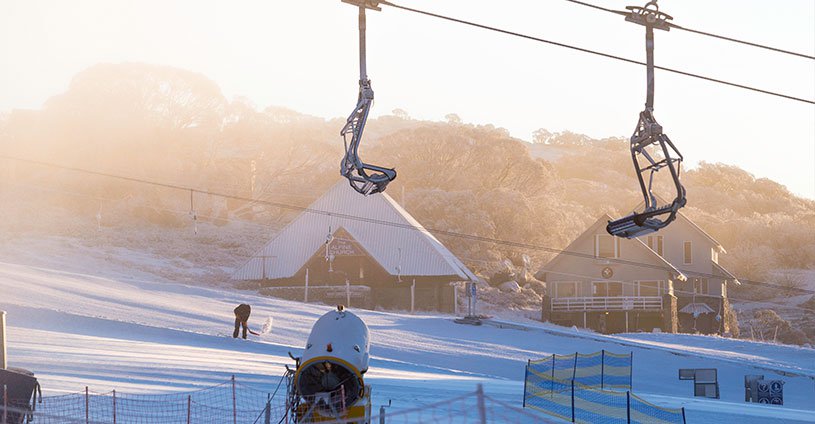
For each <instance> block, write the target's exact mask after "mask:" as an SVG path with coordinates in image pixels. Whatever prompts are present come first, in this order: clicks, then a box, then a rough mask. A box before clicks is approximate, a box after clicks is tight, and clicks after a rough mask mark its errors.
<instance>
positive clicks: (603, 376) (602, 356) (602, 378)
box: [600, 349, 606, 390]
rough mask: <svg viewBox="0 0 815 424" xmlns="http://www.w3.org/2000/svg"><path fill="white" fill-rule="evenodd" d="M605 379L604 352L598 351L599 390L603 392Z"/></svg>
mask: <svg viewBox="0 0 815 424" xmlns="http://www.w3.org/2000/svg"><path fill="white" fill-rule="evenodd" d="M605 377H606V350H605V349H603V350H601V351H600V390H603V388H604V383H605Z"/></svg>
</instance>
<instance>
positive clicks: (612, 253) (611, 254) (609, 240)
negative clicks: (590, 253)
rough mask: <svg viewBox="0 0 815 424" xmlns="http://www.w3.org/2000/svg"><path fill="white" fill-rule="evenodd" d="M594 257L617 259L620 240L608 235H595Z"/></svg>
mask: <svg viewBox="0 0 815 424" xmlns="http://www.w3.org/2000/svg"><path fill="white" fill-rule="evenodd" d="M594 256H596V257H598V258H619V257H620V239H619V238H617V237H613V236H610V235H608V234H597V235H596V236H595V239H594Z"/></svg>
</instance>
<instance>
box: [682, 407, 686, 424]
mask: <svg viewBox="0 0 815 424" xmlns="http://www.w3.org/2000/svg"><path fill="white" fill-rule="evenodd" d="M685 422H686V421H685V407H684V406H683V407H682V424H685Z"/></svg>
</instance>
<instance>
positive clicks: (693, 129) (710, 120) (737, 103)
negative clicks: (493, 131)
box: [0, 0, 815, 200]
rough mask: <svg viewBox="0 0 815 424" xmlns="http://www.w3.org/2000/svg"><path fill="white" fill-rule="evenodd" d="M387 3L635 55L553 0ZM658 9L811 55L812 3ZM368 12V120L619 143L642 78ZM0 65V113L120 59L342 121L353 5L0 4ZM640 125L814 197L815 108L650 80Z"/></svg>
mask: <svg viewBox="0 0 815 424" xmlns="http://www.w3.org/2000/svg"><path fill="white" fill-rule="evenodd" d="M393 1H394V3H399V4H404V5H407V6H411V7H415V8H419V9H425V10H430V11H435V12H438V13H442V14H448V15H453V16H456V17H460V18H463V19H469V20H474V21H477V22H481V23H486V24H491V25H495V26H499V27H504V28H507V29H511V30H514V31H518V32H523V33H527V34H530V35H535V36H538V37H542V38H548V39H551V40H555V41H561V42H566V43H570V44H575V45H578V46H583V47H587V48H592V49H597V50H601V51H605V52H609V53H613V54H618V55H622V56H625V57H630V58H633V59H638V60H644V55H645V53H644V29H643V28H642V27H640V26H637V25H634V24H630V23H626V22H625V21H624V20H623V18H622V17H618V16H614V15H610V14H607V13H603V12H599V11H595V10H593V9H587V8H584V7H580V6H576V5H573V4H570V3H567V2H565V1H563V0H506V1H475V0H436V1H431V0H393ZM592 1H593V2H594V3H597V4H602V5H604V6H607V7H610V8H616V9H622V8H623V7H624V6H625V5H627V4H635V5H642V4H643V3H644V2H636V1H634V2H632V1H620V0H613V1H611V0H607V1H603V0H592ZM659 4H660V7H661V9H662V10H663V11H665V12H667V13H669V14H671V15H673V16H674V19H675V20H674V22H676V23H677V24H680V25H683V26H686V27H689V28H695V29H701V30H706V31H709V32H714V33H719V34H723V35H729V36H733V37H737V38H744V39H748V40H751V41H755V42H761V43H766V44H770V45H774V46H779V47H782V48H786V49H790V50H794V51H800V52H803V53H807V54H810V55H812V54H815V1H813V0H784V1H775V2H769V1H758V0H741V1H736V0H681V1H680V0H660V2H659ZM383 9H384V10H383V11H382V12H370V13H369V15H368V55H369V58H368V69H369V76H370V78H371V80H372V82H373V88H374V90H375V92H376V99H377V100H376V104H375V105H374V109H373V111H372V114H373V116H377V115H381V114H390V113H391V111H392V110H393V109H395V108H402V109H405V110H406V111H407V112H408V113H409V114H410V115H411V116H413V117H415V118H419V119H431V120H442V119H443V117H444V115H446V114H448V113H451V112H453V113H457V114H458V115H459V116H460V117H461V118H462V119H463V120H464V121H465V122H471V123H492V124H494V125H496V126H500V127H505V128H507V129H509V131H510V133H511V134H512V135H513V136H515V137H519V138H522V139H526V140H530V139H531V134H532V132H533V131H534V130H536V129H538V128H542V127H543V128H547V129H549V130H552V131H562V130H570V131H574V132H580V133H585V134H588V135H590V136H593V137H607V136H625V137H628V136H629V135H630V134H631V132H632V130H633V128H634V125H635V124H636V121H637V114H638V113H639V111H640V110H641V109H642V105H643V102H644V99H645V97H644V96H645V69H644V68H643V67H640V66H636V65H630V64H625V63H621V62H616V61H611V60H608V59H604V58H599V57H593V56H588V55H585V54H583V53H579V52H573V51H569V50H564V49H562V48H558V47H554V46H548V45H544V44H540V43H537V42H533V41H528V40H523V39H519V38H515V37H510V36H505V35H500V34H496V33H492V32H487V31H484V30H479V29H476V28H472V27H467V26H463V25H460V24H454V23H450V22H445V21H441V20H438V19H434V18H430V17H424V16H420V15H416V14H412V13H408V12H405V11H400V10H397V9H392V8H388V7H384V8H383ZM656 37H657V38H656V63H657V64H658V65H663V66H668V67H675V68H680V69H682V70H687V71H690V72H696V73H701V74H704V75H710V76H713V77H717V78H721V79H727V80H731V81H734V82H739V83H744V84H747V85H755V86H758V87H761V88H766V89H770V90H777V91H781V92H784V93H788V94H792V95H795V96H797V97H804V98H808V99H815V61H812V60H808V59H803V58H794V57H790V56H786V55H780V54H777V53H771V52H766V51H762V50H758V49H754V48H750V47H745V46H740V45H736V44H732V43H728V42H725V41H720V40H715V39H711V38H707V37H702V36H699V35H694V34H690V33H687V32H681V31H671V32H669V33H665V32H658V33H657V35H656ZM0 52H2V56H0V57H2V62H0V111H7V110H10V109H13V108H39V107H40V106H41V105H42V103H43V101H45V100H46V99H47V98H48V97H50V96H52V95H54V94H57V93H59V92H62V91H64V90H65V89H66V88H67V86H68V84H69V82H70V79H71V77H72V76H73V75H74V74H76V73H77V72H79V71H81V70H82V69H85V68H87V67H89V66H91V65H93V64H96V63H99V62H125V61H137V62H147V63H153V64H164V65H172V66H176V67H181V68H186V69H190V70H193V71H197V72H201V73H203V74H204V75H206V76H207V77H209V78H211V79H212V80H214V81H215V82H217V83H218V84H219V85H220V86H221V88H222V89H223V90H224V93H225V94H226V95H227V96H228V97H230V98H232V97H234V96H245V97H248V98H249V99H251V100H252V101H253V102H254V103H255V104H256V106H258V107H261V108H262V107H265V106H268V105H279V106H286V107H289V108H292V109H294V110H297V111H300V112H304V113H309V114H313V115H317V116H322V117H337V116H342V117H344V116H346V115H347V114H348V113H350V112H351V109H352V108H353V106H354V103H355V101H356V91H357V79H358V62H357V60H358V58H357V21H356V10H355V8H354V7H352V6H350V5H347V4H344V3H341V2H340V0H299V1H279V0H262V1H261V0H218V1H208V0H207V1H205V0H183V1H182V0H176V1H173V0H140V1H127V0H72V1H59V0H51V1H41V0H0ZM655 115H656V117H657V119H658V120H659V121H660V123H662V125H663V126H664V128H665V132H666V133H667V134H668V135H669V136H670V137H671V139H672V140H673V141H674V142H675V143H676V145H677V147H678V148H679V149H680V151H681V152H682V153H683V154H684V155H685V158H686V160H687V164H688V165H690V166H693V165H694V164H696V163H698V162H699V161H708V162H723V163H727V164H733V165H738V166H740V167H742V168H744V169H746V170H748V171H750V172H752V173H753V174H755V175H756V176H758V177H769V178H772V179H774V180H776V181H779V182H781V183H782V184H784V185H786V186H787V187H788V188H789V189H790V190H791V191H793V192H794V193H796V194H799V195H803V196H806V197H808V198H813V199H815V106H813V105H809V104H805V103H799V102H793V101H789V100H784V99H780V98H774V97H770V96H767V95H762V94H758V93H752V92H748V91H743V90H740V89H736V88H731V87H726V86H720V85H716V84H713V83H709V82H705V81H700V80H694V79H688V78H685V77H680V76H676V75H672V74H668V73H665V72H660V71H657V74H656V103H655ZM338 130H339V129H338ZM337 142H338V143H339V142H340V139H339V137H338V139H337ZM598 172H602V170H598ZM632 184H635V180H634V177H633V174H632ZM688 197H689V199H691V200H692V193H689V195H688Z"/></svg>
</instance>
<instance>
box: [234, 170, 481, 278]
mask: <svg viewBox="0 0 815 424" xmlns="http://www.w3.org/2000/svg"><path fill="white" fill-rule="evenodd" d="M339 228H343V229H345V230H346V231H347V232H348V233H349V234H350V235H351V236H352V237H353V238H354V240H356V241H357V242H358V243H359V244H360V245H361V246H362V247H363V248H364V249H365V251H366V252H367V253H368V254H369V255H370V256H371V257H372V258H373V259H374V260H376V261H377V262H378V263H379V264H380V265H381V266H382V268H384V270H385V271H386V272H388V273H389V274H391V275H394V276H397V275H402V276H456V277H458V278H460V279H461V280H462V281H467V280H476V276H475V275H474V274H473V273H472V272H471V271H470V270H469V269H467V267H466V266H465V265H464V264H463V263H462V262H461V261H460V260H459V259H458V258H456V257H455V256H454V255H453V253H452V252H450V251H449V250H448V249H447V248H446V247H444V245H442V244H441V242H439V240H437V239H436V237H434V236H433V235H432V234H430V232H428V231H427V230H426V229H425V228H424V227H422V225H421V224H419V222H418V221H416V220H415V219H414V218H413V217H412V216H410V214H409V213H408V212H407V211H406V210H405V209H403V208H402V207H401V206H400V205H399V204H398V203H396V201H394V200H393V199H392V198H391V197H390V196H389V195H388V194H387V193H381V194H376V195H372V196H362V195H360V194H359V193H357V192H356V191H354V189H353V188H351V187H350V186H349V185H348V182H347V181H346V180H345V179H343V180H341V181H340V182H338V183H337V184H335V185H334V186H333V187H332V188H330V189H329V190H328V191H327V192H326V193H325V194H323V195H322V197H320V198H319V199H317V200H316V201H315V202H314V203H312V204H311V206H309V207H308V209H307V210H305V211H304V212H303V213H302V214H300V216H298V217H297V218H296V219H295V220H294V221H292V222H291V223H290V224H289V225H287V226H286V227H285V228H284V229H283V230H282V231H281V232H280V234H278V235H277V236H276V237H275V238H274V239H272V240H271V241H270V242H269V243H268V244H266V246H264V247H263V248H262V249H260V251H258V252H257V253H255V255H253V256H252V258H251V259H249V261H247V262H246V263H245V264H244V265H243V266H241V267H240V268H239V269H238V270H237V271H236V272H235V273H234V274H233V275H232V279H233V280H259V279H262V278H263V277H264V275H265V278H267V279H279V278H289V277H292V276H294V274H296V273H297V271H299V270H300V269H301V268H302V267H303V265H304V264H305V263H306V262H307V261H308V260H309V259H310V258H311V257H312V256H313V255H314V254H315V252H317V249H319V248H321V247H322V246H323V245H324V243H325V242H326V238H327V236H328V234H329V231H331V232H332V233H333V232H335V231H337V230H338V229H339Z"/></svg>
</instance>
